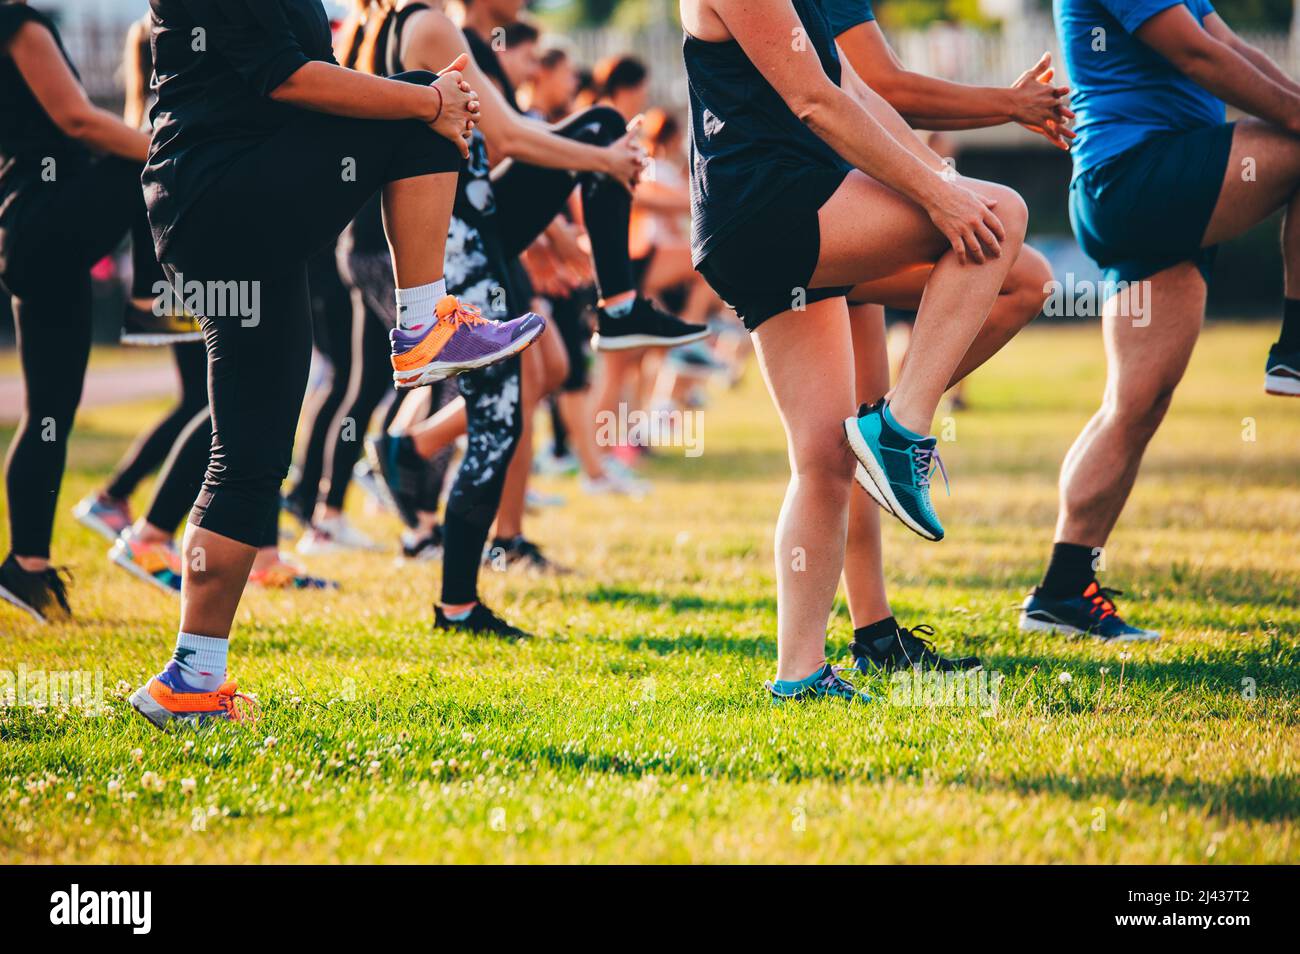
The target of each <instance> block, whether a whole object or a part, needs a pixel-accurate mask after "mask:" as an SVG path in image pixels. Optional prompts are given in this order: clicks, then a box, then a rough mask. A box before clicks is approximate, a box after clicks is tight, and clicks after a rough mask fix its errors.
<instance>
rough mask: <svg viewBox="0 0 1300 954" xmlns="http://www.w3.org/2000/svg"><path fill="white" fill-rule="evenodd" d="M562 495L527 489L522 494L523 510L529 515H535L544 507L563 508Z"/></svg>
mask: <svg viewBox="0 0 1300 954" xmlns="http://www.w3.org/2000/svg"><path fill="white" fill-rule="evenodd" d="M563 506H564V494H548V493H543V492H542V491H540V490H533V489H532V488H529V490H528V491H527V493H525V494H524V509H525V510H527V511H528V512H529V513H536V512H537V511H539V510H542V509H544V508H546V507H563Z"/></svg>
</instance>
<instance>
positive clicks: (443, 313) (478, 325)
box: [389, 295, 546, 391]
mask: <svg viewBox="0 0 1300 954" xmlns="http://www.w3.org/2000/svg"><path fill="white" fill-rule="evenodd" d="M436 316H437V318H436V320H435V321H434V322H432V323H431V324H428V325H422V326H419V327H416V328H412V329H409V330H408V329H404V328H394V329H393V331H392V332H390V333H389V340H390V341H391V342H392V345H393V383H394V385H395V386H396V387H397V389H398V390H399V391H406V390H410V389H412V388H418V387H423V386H424V385H426V384H433V383H434V382H435V381H441V380H443V379H444V378H449V377H451V376H452V375H456V374H463V373H464V372H466V371H472V370H474V369H475V368H482V367H486V366H487V365H489V364H496V362H498V361H503V360H505V359H506V358H509V357H511V356H513V355H516V354H519V352H521V351H523V350H524V349H525V348H527V347H528V346H529V345H530V344H532V343H533V341H535V340H536V338H537V336H538V335H540V334H541V333H542V332H543V331H544V330H546V321H545V319H543V318H542V316H541V315H535V314H533V313H532V312H528V313H527V314H525V315H523V316H521V317H519V318H512V319H511V320H510V321H489V320H488V319H486V318H484V317H483V315H482V313H481V312H480V311H479V310H478V309H477V308H475V307H474V306H473V305H470V304H468V303H465V302H460V301H457V300H456V297H455V296H454V295H447V296H446V297H445V298H443V299H442V300H441V301H439V302H438V305H437V308H436Z"/></svg>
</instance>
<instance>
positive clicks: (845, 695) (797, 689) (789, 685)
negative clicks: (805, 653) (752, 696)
mask: <svg viewBox="0 0 1300 954" xmlns="http://www.w3.org/2000/svg"><path fill="white" fill-rule="evenodd" d="M841 671H842V670H840V669H839V668H837V667H835V666H832V665H831V664H830V663H827V664H826V665H825V666H823V667H822V668H821V669H818V670H817V671H816V672H815V673H813V674H812V675H811V676H809V677H808V678H807V679H774V680H772V681H771V682H765V683H763V688H764V689H766V690H767V691H768V692H770V693H771V694H772V702H773V703H776V704H778V705H779V704H781V703H783V702H793V701H802V700H805V699H814V698H817V697H821V696H830V697H832V698H835V699H844V700H845V701H847V702H870V701H871V697H870V696H869V695H867V694H866V693H865V692H863V691H862V690H860V689H855V688H854V687H853V684H852V683H851V682H849V681H848V680H846V679H844V678H842V677H841V676H840V672H841Z"/></svg>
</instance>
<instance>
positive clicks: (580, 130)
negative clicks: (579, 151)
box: [565, 106, 627, 146]
mask: <svg viewBox="0 0 1300 954" xmlns="http://www.w3.org/2000/svg"><path fill="white" fill-rule="evenodd" d="M565 127H566V128H568V129H570V130H572V131H573V132H572V135H573V138H574V139H576V140H578V141H579V142H586V143H592V144H594V145H598V146H607V145H609V144H610V143H612V142H616V141H618V139H620V138H621V137H622V136H623V134H624V133H625V132H627V121H626V120H625V119H624V118H623V114H622V113H620V112H619V111H618V110H617V109H615V108H614V107H612V106H592V107H591V108H590V109H586V110H583V111H582V112H581V113H579V114H578V115H577V116H575V117H573V118H572V119H570V120H569V121H568V122H566V123H565Z"/></svg>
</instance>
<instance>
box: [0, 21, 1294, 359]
mask: <svg viewBox="0 0 1300 954" xmlns="http://www.w3.org/2000/svg"><path fill="white" fill-rule="evenodd" d="M31 2H32V5H33V6H35V7H39V8H40V9H42V10H44V11H46V12H48V13H51V14H52V15H54V16H55V17H56V18H57V19H58V21H59V23H60V27H61V29H62V31H63V36H64V40H65V43H66V45H67V47H68V51H69V53H70V54H71V56H72V58H73V61H74V62H75V63H76V65H77V67H78V69H79V70H80V71H81V74H82V77H83V79H84V81H85V84H86V86H87V88H88V89H89V91H90V93H91V95H92V96H93V97H94V98H95V99H96V100H97V101H98V102H99V103H101V104H102V105H104V106H107V107H110V108H114V109H117V108H120V106H121V101H122V73H121V65H122V46H123V38H124V36H125V32H126V29H127V26H128V24H129V23H130V22H131V21H132V20H133V19H135V18H137V17H139V16H141V15H142V14H143V13H144V12H145V11H146V10H147V7H148V4H147V0H31ZM325 5H326V7H327V8H329V9H330V12H331V13H332V14H335V15H337V16H339V17H340V18H341V17H342V16H343V15H344V13H345V12H346V2H345V0H325ZM875 7H876V12H877V15H878V17H879V19H880V22H881V25H882V27H883V29H884V31H885V34H886V36H887V37H888V38H889V40H890V42H891V44H892V45H893V47H894V49H895V50H896V51H897V53H898V55H899V56H900V57H901V58H902V60H903V63H904V64H905V65H906V66H907V67H908V68H909V69H913V70H917V71H920V72H924V73H929V74H932V75H935V76H941V77H944V78H947V79H952V80H957V81H963V82H969V83H978V84H982V85H1002V84H1010V83H1011V82H1012V81H1013V80H1014V79H1015V78H1016V76H1018V75H1019V74H1020V73H1021V72H1022V71H1024V70H1025V69H1027V68H1028V67H1030V66H1031V65H1033V63H1034V61H1035V60H1037V58H1038V56H1039V55H1040V54H1041V53H1042V52H1043V51H1044V50H1051V51H1052V52H1053V54H1054V57H1055V59H1056V61H1057V63H1058V70H1059V62H1060V60H1059V56H1055V54H1056V51H1057V44H1056V38H1055V36H1054V33H1053V30H1052V19H1051V16H1052V14H1051V3H1050V0H876V4H875ZM1216 7H1217V9H1218V11H1219V12H1220V14H1221V15H1222V16H1223V17H1224V18H1225V19H1226V20H1227V21H1228V23H1230V24H1231V25H1232V26H1233V27H1234V28H1235V29H1236V30H1237V32H1239V33H1241V34H1242V35H1243V36H1245V37H1246V38H1247V39H1248V40H1250V41H1251V42H1252V43H1254V44H1256V45H1257V46H1259V47H1260V48H1262V49H1263V50H1265V51H1266V52H1267V53H1269V55H1271V56H1272V57H1274V59H1276V60H1277V61H1278V62H1279V63H1281V64H1282V65H1283V66H1284V67H1285V68H1286V69H1287V70H1288V72H1290V73H1291V74H1292V75H1297V74H1298V73H1300V69H1297V67H1300V15H1298V14H1297V11H1300V4H1296V5H1295V8H1294V9H1293V5H1292V3H1291V2H1288V0H1219V2H1217V3H1216ZM530 12H531V15H532V17H533V18H534V19H535V21H536V22H537V23H538V25H539V26H541V27H542V28H543V29H544V30H545V31H546V35H545V36H544V37H543V43H544V44H545V43H559V44H561V45H564V46H565V47H566V48H567V49H569V50H570V51H571V53H572V54H573V57H574V59H575V60H576V61H577V63H579V64H580V65H581V66H585V67H590V66H591V65H592V64H593V63H595V62H596V61H597V60H598V59H600V58H602V57H604V56H609V55H614V54H620V53H632V54H634V55H636V56H637V57H639V58H640V59H642V60H643V61H644V62H645V63H646V64H647V65H648V66H649V68H650V91H651V95H650V102H651V104H652V105H657V106H661V107H663V108H665V109H667V110H669V111H671V112H675V113H676V114H678V115H679V117H681V118H683V119H684V118H685V112H686V89H685V74H684V71H683V68H682V63H681V26H680V22H679V18H678V12H677V4H676V0H533V2H532V3H531V4H530ZM1058 75H1059V73H1058ZM946 145H947V146H949V147H952V148H953V149H955V150H956V157H957V167H958V168H959V169H960V170H961V171H962V172H963V173H964V174H966V175H970V176H976V177H979V178H985V179H994V180H997V181H1000V182H1004V183H1006V184H1008V185H1010V186H1012V187H1013V188H1015V189H1017V190H1019V191H1020V193H1021V194H1022V195H1023V196H1024V197H1025V199H1026V200H1027V202H1028V203H1029V208H1030V212H1031V221H1030V233H1031V234H1030V240H1031V241H1032V242H1033V244H1034V245H1035V246H1036V247H1037V248H1039V249H1041V250H1042V251H1044V252H1045V253H1046V254H1047V255H1048V257H1049V258H1050V259H1051V261H1052V266H1053V270H1054V271H1055V272H1056V275H1057V277H1058V279H1060V280H1062V281H1064V278H1065V275H1066V274H1067V273H1072V274H1073V275H1074V276H1075V278H1076V280H1084V279H1093V278H1096V277H1097V272H1096V269H1095V267H1094V266H1093V265H1092V263H1091V262H1089V261H1088V259H1087V258H1086V257H1085V256H1084V255H1083V254H1082V252H1081V251H1080V250H1079V248H1078V246H1077V245H1076V244H1075V242H1074V239H1073V237H1072V236H1071V234H1070V224H1069V219H1068V215H1067V212H1066V188H1067V185H1068V183H1069V179H1070V160H1069V156H1068V155H1066V154H1065V153H1062V152H1059V151H1057V150H1055V149H1053V148H1051V147H1050V146H1049V145H1047V143H1045V142H1044V141H1043V140H1042V139H1041V138H1039V137H1037V136H1033V135H1031V134H1029V133H1027V132H1025V131H1024V130H1022V129H1020V128H1019V127H1018V126H1015V125H1007V126H1001V127H996V128H993V129H987V130H975V131H970V132H962V133H957V134H953V135H952V136H951V138H950V139H948V140H947V142H946ZM1277 233H1278V222H1277V221H1276V220H1274V221H1269V222H1266V223H1264V224H1262V225H1261V226H1259V227H1258V228H1257V229H1255V230H1254V231H1253V232H1252V233H1250V234H1249V235H1248V236H1246V237H1244V238H1242V239H1240V240H1238V241H1237V242H1234V243H1232V244H1231V245H1228V246H1226V247H1224V248H1223V249H1222V251H1221V252H1220V256H1219V259H1218V264H1217V267H1216V272H1215V280H1214V282H1213V284H1212V286H1211V290H1210V311H1211V314H1212V315H1214V316H1215V317H1219V318H1242V317H1250V316H1253V315H1262V314H1270V313H1273V312H1275V311H1276V308H1277V300H1278V296H1279V295H1280V294H1281V275H1282V272H1281V257H1280V254H1279V250H1278V243H1277ZM112 269H113V266H112V263H111V262H105V263H104V264H103V266H102V268H101V270H100V271H101V274H100V275H99V277H101V278H103V279H104V280H103V281H99V282H97V289H98V292H97V294H98V300H97V309H98V314H99V316H101V317H102V319H103V320H102V321H97V327H98V328H100V329H101V331H102V337H103V338H104V339H105V340H109V339H113V338H114V337H115V336H116V333H117V322H118V319H119V317H120V307H121V298H120V295H121V289H120V287H119V283H118V282H116V281H113V280H111V279H112V278H113V272H112ZM0 297H3V296H0ZM7 308H8V305H7V302H0V341H5V342H7V341H10V340H11V339H12V327H11V324H10V320H9V316H8V314H7ZM1062 320H1077V319H1062Z"/></svg>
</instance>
